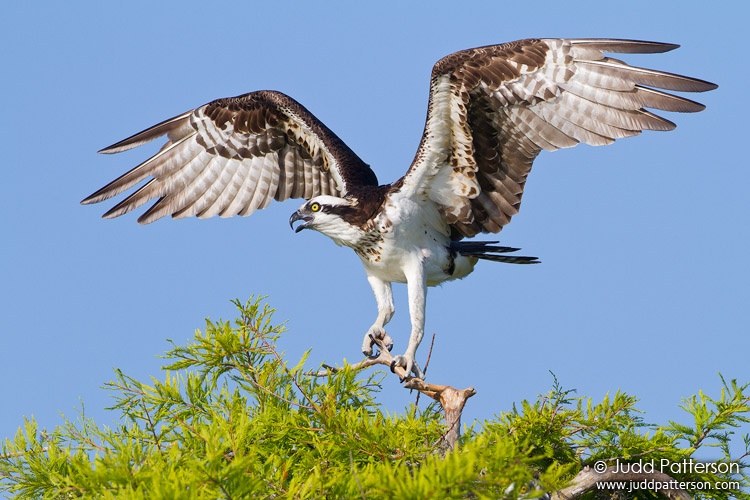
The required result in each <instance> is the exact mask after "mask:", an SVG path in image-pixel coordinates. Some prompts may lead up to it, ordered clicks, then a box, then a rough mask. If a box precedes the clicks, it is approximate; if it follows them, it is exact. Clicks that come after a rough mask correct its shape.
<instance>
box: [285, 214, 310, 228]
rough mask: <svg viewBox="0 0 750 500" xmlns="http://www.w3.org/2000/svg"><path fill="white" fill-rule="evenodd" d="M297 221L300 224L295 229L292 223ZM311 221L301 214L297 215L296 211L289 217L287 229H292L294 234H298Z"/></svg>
mask: <svg viewBox="0 0 750 500" xmlns="http://www.w3.org/2000/svg"><path fill="white" fill-rule="evenodd" d="M298 220H301V221H302V224H300V225H299V226H297V227H294V223H295V222H297V221H298ZM311 220H312V217H309V216H305V215H302V214H301V213H299V211H297V212H294V213H293V214H292V216H291V217H289V227H290V228H292V229H294V232H295V233H299V232H300V231H302V230H303V229H306V228H307V227H308V226H307V223H308V222H310V221H311Z"/></svg>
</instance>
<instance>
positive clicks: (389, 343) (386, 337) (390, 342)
mask: <svg viewBox="0 0 750 500" xmlns="http://www.w3.org/2000/svg"><path fill="white" fill-rule="evenodd" d="M382 340H383V344H385V347H386V349H388V352H391V351H392V350H393V339H392V338H391V336H390V335H388V334H387V333H385V334H384V335H383V339H382Z"/></svg>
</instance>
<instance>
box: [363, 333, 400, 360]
mask: <svg viewBox="0 0 750 500" xmlns="http://www.w3.org/2000/svg"><path fill="white" fill-rule="evenodd" d="M378 340H380V341H382V342H383V343H384V344H385V346H386V348H387V349H388V351H390V350H391V349H393V339H392V338H391V337H390V336H389V335H388V334H387V333H385V330H383V329H382V328H375V327H373V328H370V329H369V330H368V331H367V333H366V334H365V338H364V340H363V341H362V354H364V355H365V356H367V357H368V358H371V357H373V356H374V354H375V350H374V347H375V346H376V345H377V341H378Z"/></svg>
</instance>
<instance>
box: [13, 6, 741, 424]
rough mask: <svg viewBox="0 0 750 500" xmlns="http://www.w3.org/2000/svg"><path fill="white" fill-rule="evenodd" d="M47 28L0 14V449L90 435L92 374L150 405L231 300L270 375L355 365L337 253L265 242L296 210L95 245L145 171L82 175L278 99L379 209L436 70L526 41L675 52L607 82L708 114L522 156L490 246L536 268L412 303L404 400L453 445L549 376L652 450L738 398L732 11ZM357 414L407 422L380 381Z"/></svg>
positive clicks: (95, 15) (352, 307) (64, 17)
mask: <svg viewBox="0 0 750 500" xmlns="http://www.w3.org/2000/svg"><path fill="white" fill-rule="evenodd" d="M49 4H50V5H48V6H46V7H41V6H38V7H30V6H28V5H30V4H27V3H23V2H8V3H5V4H3V7H2V8H0V44H1V45H2V47H3V49H2V53H3V58H2V61H3V77H2V79H0V87H1V88H2V94H1V95H2V96H3V97H2V110H3V115H2V116H3V119H2V121H1V122H0V144H2V150H3V159H2V173H3V176H2V177H3V181H2V185H1V186H2V196H1V197H0V218H1V220H2V223H1V224H2V228H3V236H2V237H1V238H2V244H1V245H0V257H1V258H0V273H1V274H0V313H1V314H2V318H3V327H2V333H0V341H1V343H0V352H1V353H2V354H1V357H0V379H2V381H3V396H2V403H0V437H7V436H11V435H12V434H13V433H14V432H15V431H16V429H17V427H18V426H19V425H21V424H22V422H23V417H24V416H31V415H34V416H35V417H36V418H37V419H38V420H39V422H40V424H41V425H42V426H45V427H48V428H52V427H54V426H55V425H56V424H58V423H60V422H61V417H60V413H62V414H65V415H66V416H68V417H75V414H76V408H78V407H79V406H80V402H81V401H82V402H83V404H84V405H85V407H86V412H87V414H88V415H89V416H92V417H94V418H95V419H96V420H97V421H98V422H101V423H110V422H111V420H112V418H113V416H114V415H113V414H112V413H111V412H107V411H105V410H104V408H105V407H106V406H108V405H110V404H111V402H112V401H111V399H110V397H109V395H108V393H107V392H106V391H104V390H102V389H101V388H100V387H101V385H102V384H103V383H105V382H106V381H108V380H111V379H112V378H113V371H112V370H113V368H115V367H117V368H120V369H122V370H123V371H124V372H125V373H127V374H129V375H131V376H134V377H136V378H140V379H147V378H148V377H149V376H156V377H158V378H161V376H162V375H161V373H160V371H159V367H160V366H161V364H162V361H161V360H160V359H158V358H157V356H158V355H160V354H162V353H163V352H164V351H165V350H166V349H168V347H169V345H168V343H167V342H166V339H167V338H171V339H174V340H175V341H176V342H178V343H182V342H184V341H186V340H187V339H189V338H190V337H192V335H193V332H194V331H195V329H197V328H202V327H203V325H204V318H206V317H210V318H212V319H219V318H224V319H230V318H234V317H235V310H234V306H233V305H232V304H231V303H230V300H231V299H233V298H240V299H241V300H243V301H244V299H246V298H247V297H249V296H250V295H251V294H267V295H269V301H270V303H271V304H272V306H274V307H275V308H276V309H277V313H276V316H275V318H276V320H277V321H278V322H281V321H284V320H288V327H289V329H290V332H289V333H288V334H287V335H286V336H285V338H284V341H283V347H284V349H285V350H286V352H287V354H288V355H289V358H290V359H291V360H296V359H298V357H299V355H300V354H301V353H302V352H304V351H305V350H306V349H308V348H312V355H311V357H310V364H311V367H314V366H316V365H317V364H318V363H320V362H323V361H325V362H328V363H337V362H340V361H341V360H342V359H343V358H347V359H349V360H351V361H356V360H359V359H360V354H359V346H360V341H361V337H362V335H363V333H364V332H365V330H366V329H367V327H368V326H369V325H370V324H371V323H372V321H373V319H374V318H375V313H376V308H375V301H374V298H373V296H372V293H371V291H370V288H369V286H368V284H367V281H366V280H365V277H364V272H363V270H362V266H361V264H360V262H359V259H358V258H357V257H356V256H355V254H354V253H353V252H351V251H350V250H348V249H345V248H339V247H336V246H335V245H334V244H333V243H332V242H331V241H330V240H328V239H327V238H325V237H323V236H321V235H319V234H316V233H313V232H303V233H300V234H296V235H295V234H294V233H293V232H292V231H291V230H290V229H289V226H288V224H287V221H288V217H289V215H290V214H291V213H292V212H293V211H294V210H296V208H297V206H298V205H299V202H298V201H297V200H293V201H289V202H286V203H283V204H276V205H274V206H273V207H271V208H270V209H268V210H265V211H262V212H260V213H257V214H255V215H253V216H252V217H250V218H235V219H230V220H222V219H218V218H217V219H211V220H203V221H201V220H197V219H189V220H179V221H172V220H168V219H166V220H161V221H159V222H157V223H154V224H152V225H149V226H145V227H143V226H139V225H138V224H136V222H135V219H136V217H137V216H135V215H132V214H131V215H128V216H125V217H121V218H119V219H116V220H112V221H105V220H101V219H100V215H101V214H102V213H103V212H104V211H105V210H106V209H107V208H109V207H110V206H112V203H105V204H101V205H96V206H80V205H79V201H80V200H81V199H82V198H83V197H85V196H87V195H88V194H90V193H91V192H93V191H94V190H96V189H98V188H99V187H101V186H103V185H104V184H105V183H107V182H108V181H110V180H112V179H114V178H115V177H116V176H118V175H120V174H121V173H123V172H125V171H126V170H127V169H129V168H131V167H132V166H135V165H136V164H138V163H139V162H141V161H142V160H143V159H145V158H147V156H148V155H149V153H152V152H153V151H154V150H155V149H156V147H157V146H156V145H150V146H149V147H144V148H139V149H137V150H135V151H131V152H128V153H124V154H120V155H116V156H102V155H97V154H96V151H97V150H98V149H100V148H102V147H104V146H107V145H109V144H111V143H113V142H115V141H118V140H120V139H123V138H124V137H127V136H129V135H131V134H132V133H135V132H138V131H140V130H142V129H144V128H146V127H148V126H150V125H153V124H155V123H157V122H159V121H161V120H163V119H165V118H168V117H171V116H174V115H176V114H178V113H181V112H183V111H185V110H188V109H191V108H193V107H196V106H198V105H201V104H203V103H205V102H207V101H210V100H212V99H214V98H217V97H225V96H232V95H237V94H241V93H244V92H248V91H251V90H256V89H277V90H281V91H283V92H286V93H288V94H290V95H292V96H293V97H295V98H296V99H298V100H299V101H301V102H302V103H303V104H304V105H305V106H306V107H307V108H308V109H310V110H311V111H312V112H313V113H315V114H316V115H317V116H318V117H319V118H320V119H321V120H323V121H324V122H325V123H326V124H327V125H328V126H329V127H330V128H332V129H333V130H334V131H336V132H337V134H338V135H339V136H340V137H342V138H343V139H344V140H345V141H346V142H347V143H348V144H349V145H350V146H351V147H352V148H353V149H354V150H355V151H356V152H357V153H358V154H359V155H360V156H361V157H362V158H363V159H364V160H365V161H367V162H368V163H370V164H371V165H372V166H373V168H374V170H375V171H376V172H377V174H378V177H379V179H380V180H381V182H391V181H393V180H395V179H397V178H398V177H400V176H401V175H402V174H403V173H404V172H405V170H406V168H407V167H408V164H409V162H410V161H411V159H412V157H413V154H414V151H415V150H416V147H417V144H418V142H419V138H420V135H421V132H422V128H423V125H424V117H425V110H426V102H427V95H428V94H427V91H428V78H429V73H430V69H431V67H432V65H433V64H434V62H435V61H437V60H438V59H439V58H440V57H442V56H444V55H447V54H449V53H451V52H454V51H456V50H460V49H464V48H469V47H473V46H478V45H486V44H492V43H501V42H505V41H510V40H514V39H519V38H526V37H531V36H549V37H558V36H559V37H565V36H570V37H597V36H602V37H621V38H636V39H646V40H657V41H665V42H674V43H679V44H682V48H681V49H679V50H677V51H674V52H671V53H667V54H660V55H648V56H635V57H633V56H625V57H624V58H625V59H626V60H628V61H631V62H634V63H635V64H639V65H643V66H647V67H652V68H656V69H661V70H666V71H673V72H677V73H683V74H688V75H691V76H695V77H699V78H703V79H707V80H711V81H714V82H716V83H718V84H719V85H720V88H719V89H718V90H717V91H714V92H711V93H708V94H703V95H699V96H697V100H699V101H700V102H703V103H705V104H707V105H708V109H707V111H705V112H703V113H699V114H695V115H677V114H668V116H667V117H668V118H670V119H672V120H673V121H676V122H677V124H678V128H677V130H676V131H674V132H670V133H655V132H652V133H646V134H644V135H642V136H640V137H637V138H634V139H627V140H624V141H618V143H617V144H615V145H613V146H609V147H606V148H592V147H585V146H584V147H578V148H575V149H572V150H565V151H561V152H557V153H554V154H545V153H542V155H541V156H540V158H539V159H538V160H537V162H536V164H535V169H534V172H533V173H532V174H531V177H530V180H529V182H528V184H527V190H526V194H525V197H524V203H523V208H522V210H521V213H520V214H519V215H518V216H516V217H515V218H514V219H513V223H512V224H511V225H510V226H508V227H507V228H506V229H505V230H504V231H503V233H502V234H501V235H500V238H501V240H502V243H504V244H507V245H512V246H519V247H522V248H523V250H524V252H525V253H526V254H529V255H537V256H539V257H541V259H542V260H543V264H542V265H539V266H510V265H499V264H492V263H484V264H482V265H480V266H478V270H477V271H476V272H475V273H474V274H473V275H471V276H469V277H468V278H467V279H465V280H463V281H460V282H453V283H448V284H446V285H445V286H444V287H442V288H435V289H430V292H429V294H428V309H427V336H426V338H427V340H426V342H425V344H424V345H423V347H422V349H421V350H420V353H419V354H420V355H421V359H422V360H423V359H424V356H425V355H426V354H427V346H428V345H429V336H430V335H431V334H432V333H433V332H435V333H437V340H436V344H435V349H434V352H433V355H432V361H431V365H430V369H429V372H428V375H429V376H428V378H429V379H430V380H432V381H434V382H437V383H446V384H450V385H453V386H455V387H458V388H463V387H467V386H474V387H475V388H476V389H477V391H478V394H477V395H476V396H475V397H474V398H473V399H471V400H470V402H469V404H468V406H467V408H466V411H465V417H466V418H465V421H466V422H471V421H472V420H474V419H485V418H490V417H492V416H493V415H494V414H495V413H497V412H500V411H504V410H508V409H510V408H511V405H512V403H513V402H518V401H521V400H522V399H524V398H535V396H536V395H537V394H538V393H541V392H546V391H547V390H548V389H549V388H550V386H551V383H552V376H551V375H550V371H552V372H554V373H555V374H556V375H557V377H558V378H559V380H560V382H561V383H562V384H563V386H564V387H566V388H575V389H577V390H578V392H579V394H581V395H590V396H592V397H594V398H595V399H600V398H602V397H603V396H604V395H605V394H606V393H608V392H610V393H613V392H614V391H616V390H617V389H622V390H624V391H626V392H629V393H632V394H635V395H637V396H638V397H639V398H640V407H641V408H642V409H643V410H645V411H646V419H647V420H648V421H654V422H662V423H663V422H666V421H667V420H670V419H671V420H677V421H685V419H686V417H685V416H684V415H683V413H682V412H681V410H680V409H679V408H678V405H679V403H680V401H681V398H682V397H686V396H689V395H691V394H693V393H695V392H696V391H697V390H698V389H703V390H705V391H707V392H709V393H710V394H718V389H719V388H720V380H719V377H718V375H717V373H718V372H721V373H723V374H724V375H725V377H727V378H738V379H740V381H743V382H747V381H750V370H749V369H748V347H750V340H748V339H749V337H748V331H749V330H750V327H749V325H750V306H749V304H748V298H749V296H750V294H749V293H748V292H749V291H750V290H749V287H750V285H749V283H750V267H749V266H748V250H750V231H749V230H748V222H747V217H748V214H749V213H750V211H749V209H750V201H748V200H749V197H748V186H750V173H749V171H748V166H747V160H746V153H745V151H743V150H744V148H745V147H746V144H747V139H746V123H745V117H746V116H747V115H748V111H749V110H748V101H747V99H746V98H744V97H743V96H745V95H747V87H748V83H749V82H748V76H750V75H748V61H747V55H746V51H745V50H746V40H745V36H744V35H745V33H746V30H747V19H748V18H750V16H748V7H747V5H746V3H742V2H736V3H735V4H734V5H735V7H734V10H729V9H726V8H723V7H720V6H723V5H724V4H706V3H705V2H682V3H680V4H676V3H673V2H663V3H662V2H653V1H648V2H646V1H632V2H628V3H627V5H619V4H615V3H604V2H580V3H576V2H548V3H544V2H536V3H528V2H526V3H524V2H515V3H510V2H472V1H467V2H461V3H460V4H459V3H456V2H445V1H431V2H377V3H374V2H368V3H365V2H336V3H334V2H331V3H314V2H304V3H303V2H299V3H294V2H283V3H279V4H275V3H272V2H263V3H258V4H255V3H250V2H247V3H244V2H214V3H212V4H208V3H203V2H200V3H198V2H190V1H183V2H163V3H156V2H144V1H131V2H127V3H117V2H77V3H74V2H65V3H62V2H60V3H54V4H53V3H52V2H49ZM459 5H460V6H459ZM740 10H743V11H742V12H740ZM141 212H142V210H141ZM395 291H396V301H397V303H396V307H397V313H396V317H395V318H394V320H393V321H392V323H391V325H390V328H389V333H390V334H391V335H392V336H393V337H394V338H395V340H396V350H399V351H401V350H403V348H404V347H405V345H406V339H407V337H408V331H409V317H408V309H407V306H406V291H405V289H404V287H403V286H398V287H397V288H396V290H395ZM380 400H381V401H382V402H383V403H384V404H385V405H386V407H387V408H388V409H389V410H393V411H399V410H401V409H402V408H403V407H404V406H405V405H406V404H407V403H408V402H409V401H412V400H413V395H410V394H409V393H408V392H407V391H405V390H403V389H401V388H400V387H399V385H398V384H397V382H396V379H395V378H392V379H391V378H389V379H388V380H387V381H386V383H385V386H384V390H383V392H382V394H381V396H380ZM745 432H748V429H745Z"/></svg>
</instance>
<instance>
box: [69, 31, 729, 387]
mask: <svg viewBox="0 0 750 500" xmlns="http://www.w3.org/2000/svg"><path fill="white" fill-rule="evenodd" d="M677 47H678V45H673V44H666V43H656V42H646V41H636V40H615V39H529V40H520V41H515V42H511V43H506V44H502V45H491V46H486V47H479V48H474V49H469V50H463V51H460V52H456V53H454V54H451V55H449V56H447V57H444V58H443V59H441V60H439V61H438V62H437V63H436V64H435V66H434V68H433V70H432V75H431V77H430V97H429V103H428V107H427V119H426V124H425V128H424V133H423V134H422V140H421V141H420V143H419V147H418V149H417V153H416V156H415V157H414V160H413V161H412V163H411V166H410V167H409V169H408V171H407V172H406V174H405V175H404V176H403V177H401V178H400V179H399V180H397V181H396V182H394V183H392V184H384V185H379V184H378V180H377V177H376V176H375V173H374V172H373V171H372V170H371V169H370V167H369V166H368V165H367V164H366V163H365V162H364V161H362V160H361V159H360V158H359V157H358V156H357V155H356V154H355V153H354V152H353V151H352V150H351V149H349V147H348V146H347V145H346V144H344V142H343V141H342V140H341V139H339V137H338V136H336V134H334V133H333V132H332V131H331V130H330V129H329V128H328V127H326V126H325V125H324V124H323V123H322V122H321V121H320V120H318V119H317V118H316V117H315V116H313V115H312V113H310V112H309V111H308V110H307V109H305V108H304V107H303V106H302V105H301V104H300V103H298V102H297V101H295V100H294V99H292V98H291V97H289V96H287V95H284V94H282V93H280V92H275V91H257V92H251V93H249V94H244V95H241V96H238V97H233V98H226V99H218V100H215V101H212V102H209V103H208V104H205V105H203V106H200V107H198V108H195V109H193V110H190V111H187V112H185V113H183V114H181V115H178V116H176V117H174V118H170V119H168V120H166V121H164V122H161V123H159V124H158V125H155V126H153V127H151V128H149V129H146V130H144V131H143V132H140V133H138V134H135V135H133V136H131V137H129V138H127V139H125V140H123V141H120V142H118V143H116V144H113V145H112V146H109V147H107V148H104V149H102V150H101V151H100V152H101V153H119V152H121V151H125V150H128V149H131V148H134V147H136V146H140V145H141V144H144V143H147V142H149V141H152V140H154V139H157V138H159V137H161V136H163V135H166V136H167V142H166V144H164V146H163V147H162V148H161V150H160V151H159V152H158V153H157V154H155V155H154V156H153V157H151V158H149V159H148V160H146V161H145V162H143V163H141V164H140V165H138V166H137V167H135V168H133V169H132V170H130V171H129V172H127V173H125V174H124V175H122V176H121V177H119V178H118V179H116V180H114V181H113V182H111V183H110V184H108V185H106V186H105V187H103V188H102V189H100V190H98V191H96V192H95V193H94V194H92V195H91V196H89V197H88V198H86V199H84V200H83V201H82V203H84V204H89V203H98V202H101V201H103V200H106V199H108V198H110V197H113V196H115V195H117V194H120V193H122V192H123V191H125V190H127V189H129V188H131V187H133V186H135V185H136V184H138V183H140V182H141V181H143V180H145V179H147V178H148V179H149V180H148V181H147V182H146V183H145V184H143V186H141V187H140V188H139V189H138V190H137V191H135V192H133V193H132V194H130V195H129V196H128V197H127V198H125V199H124V200H122V201H121V202H120V203H118V204H117V205H115V206H114V207H113V208H112V209H111V210H109V211H108V212H106V213H105V214H104V217H105V218H112V217H118V216H120V215H123V214H125V213H128V212H130V211H131V210H134V209H135V208H137V207H139V206H141V205H142V204H144V203H146V202H148V201H149V200H152V199H157V201H156V202H155V203H154V204H153V205H152V206H151V207H150V208H148V210H146V211H145V213H143V215H141V216H140V217H139V218H138V222H139V223H142V224H147V223H150V222H153V221H155V220H157V219H159V218H161V217H164V216H165V215H171V216H172V217H174V218H182V217H188V216H197V217H201V218H204V217H212V216H215V215H218V216H220V217H231V216H234V215H250V214H252V213H253V212H254V211H255V210H258V209H262V208H265V207H266V206H268V204H269V203H271V201H272V200H277V201H283V200H286V199H288V198H304V199H305V200H307V201H306V202H305V203H304V204H303V205H302V206H301V207H300V208H299V209H298V210H297V211H296V212H294V213H293V214H292V216H291V218H290V219H289V223H290V225H292V227H294V226H293V224H294V223H295V222H300V223H299V225H297V226H296V229H295V232H299V231H301V230H302V229H314V230H316V231H319V232H321V233H323V234H325V235H326V236H328V237H329V238H331V239H332V240H333V241H334V242H336V243H337V244H338V245H345V246H347V247H350V248H352V249H353V250H354V251H355V252H356V254H357V255H358V256H359V258H360V259H361V260H362V263H363V264H364V267H365V273H366V274H367V280H368V281H369V283H370V286H371V287H372V291H373V293H374V294H375V299H376V301H377V307H378V315H377V318H376V319H375V322H374V323H373V324H372V326H370V328H369V329H368V330H367V333H366V334H365V337H364V341H363V344H362V351H363V352H364V354H365V355H372V351H373V345H374V339H375V338H377V339H387V338H388V337H386V334H385V330H384V328H385V325H386V324H387V323H388V322H389V321H390V319H391V317H392V316H393V313H394V310H395V309H394V305H393V296H392V293H391V283H393V282H397V283H406V285H407V289H408V298H409V314H410V316H411V335H410V337H409V343H408V346H407V348H406V351H405V352H404V354H403V355H401V356H396V357H395V358H394V363H395V364H397V365H398V366H401V367H403V368H404V369H405V370H406V373H407V374H409V373H412V374H414V375H415V376H417V377H423V376H424V374H423V372H422V370H421V369H420V368H419V366H418V364H417V363H416V361H415V354H416V351H417V347H418V346H419V343H420V341H421V340H422V335H423V333H424V321H425V300H426V292H427V287H428V286H434V285H437V284H440V283H442V282H444V281H448V280H454V279H459V278H463V277H465V276H467V275H468V274H469V273H471V272H472V271H473V270H474V266H475V264H476V263H477V260H478V259H484V260H490V261H495V262H508V263H516V264H529V263H535V262H538V261H537V259H536V258H535V257H520V256H512V255H507V254H508V253H510V252H514V251H516V250H518V249H517V248H510V247H504V246H498V245H496V243H497V242H495V241H462V240H463V239H464V238H471V237H473V236H475V235H477V234H479V233H497V232H499V231H500V230H501V229H502V228H503V226H505V225H506V224H508V222H510V219H511V217H512V216H513V215H515V214H516V213H518V209H519V206H520V203H521V195H522V194H523V189H524V184H525V182H526V177H527V176H528V175H529V171H530V170H531V165H532V163H533V161H534V159H535V158H536V156H537V155H538V154H539V153H540V151H541V150H543V149H545V150H548V151H554V150H557V149H560V148H568V147H572V146H575V145H576V144H578V143H580V142H583V143H586V144H590V145H594V146H600V145H604V144H610V143H612V142H614V140H615V139H619V138H621V137H629V136H633V135H637V134H640V133H641V131H643V130H672V129H674V128H675V125H674V124H673V123H672V122H670V121H668V120H666V119H664V118H662V117H660V116H657V115H655V114H653V113H651V112H649V111H647V110H646V109H645V108H652V109H659V110H664V111H677V112H696V111H701V110H703V109H704V108H705V107H704V106H703V105H702V104H699V103H696V102H694V101H691V100H688V99H685V98H683V97H678V96H675V95H672V94H669V93H666V92H663V91H662V90H657V89H664V90H672V91H682V92H703V91H707V90H712V89H715V88H716V87H717V86H716V85H714V84H712V83H709V82H706V81H702V80H698V79H695V78H688V77H685V76H680V75H676V74H671V73H665V72H661V71H654V70H650V69H644V68H639V67H634V66H629V65H627V64H626V63H624V62H622V61H619V60H617V59H613V58H610V57H607V56H606V55H605V53H608V52H609V53H611V52H614V53H658V52H666V51H669V50H672V49H675V48H677ZM388 340H389V341H390V339H388ZM389 348H390V345H389ZM392 368H393V366H392Z"/></svg>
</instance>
